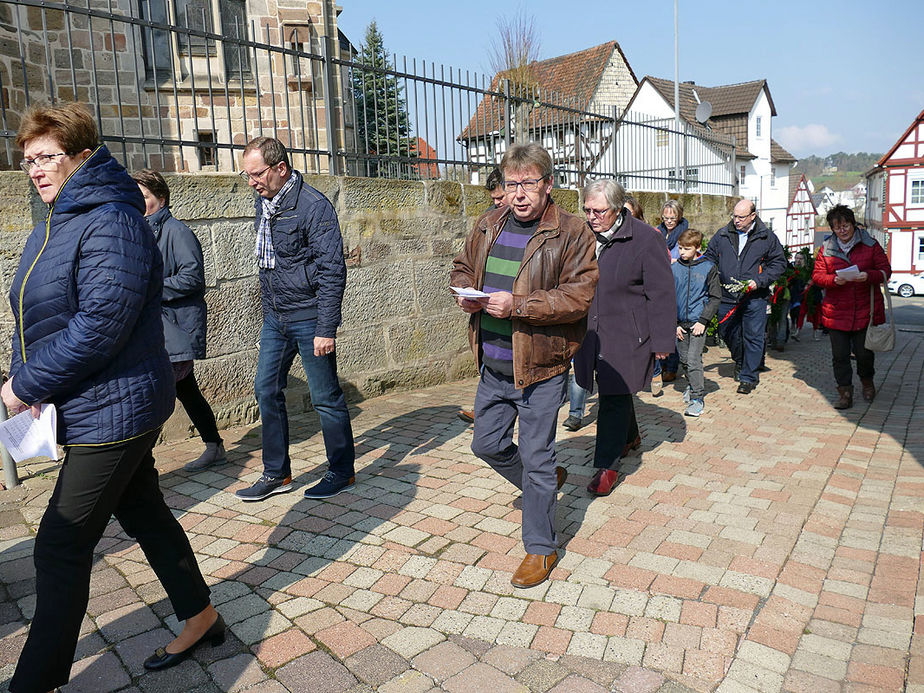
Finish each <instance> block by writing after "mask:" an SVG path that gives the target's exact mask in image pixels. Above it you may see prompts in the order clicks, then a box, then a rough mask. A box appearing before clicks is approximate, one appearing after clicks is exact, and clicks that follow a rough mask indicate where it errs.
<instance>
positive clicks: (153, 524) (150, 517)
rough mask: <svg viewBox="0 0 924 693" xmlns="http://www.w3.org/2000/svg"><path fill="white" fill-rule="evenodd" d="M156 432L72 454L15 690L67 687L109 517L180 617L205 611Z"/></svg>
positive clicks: (39, 538) (43, 549) (40, 539)
mask: <svg viewBox="0 0 924 693" xmlns="http://www.w3.org/2000/svg"><path fill="white" fill-rule="evenodd" d="M158 434H159V431H158V430H155V431H151V432H149V433H145V434H144V435H142V436H139V437H137V438H133V439H132V440H128V441H125V442H121V443H112V444H109V445H101V446H96V447H79V446H78V447H71V448H69V449H68V451H67V454H66V456H65V458H64V465H63V466H62V467H61V471H60V472H59V473H58V481H57V483H56V484H55V489H54V491H53V492H52V494H51V500H49V502H48V509H47V510H46V511H45V514H44V515H43V516H42V521H41V523H40V525H39V530H38V534H36V537H35V548H34V549H33V560H34V562H35V615H34V616H33V617H32V625H31V627H30V629H29V637H28V638H27V639H26V644H25V646H24V647H23V650H22V653H21V654H20V656H19V663H18V664H17V665H16V673H15V674H14V676H13V679H12V681H11V682H10V691H11V692H12V693H38V692H43V691H50V690H53V689H54V688H55V687H57V686H63V685H64V684H65V683H67V681H68V678H69V677H70V671H71V664H72V663H73V661H74V652H75V650H76V648H77V640H78V638H79V635H80V623H81V621H82V620H83V616H84V614H85V613H86V610H87V602H88V601H89V596H90V571H91V568H92V565H93V549H94V548H95V547H96V545H97V543H99V540H100V537H102V536H103V531H104V530H105V529H106V525H107V524H108V523H109V519H110V517H112V515H115V517H116V519H117V520H118V521H119V524H120V525H122V529H124V530H125V533H126V534H128V535H129V536H130V537H132V538H134V539H135V540H137V541H138V544H139V545H140V546H141V550H142V551H144V555H145V556H146V557H147V559H148V563H150V565H151V568H152V569H153V570H154V572H155V573H156V574H157V577H158V579H159V580H160V582H161V584H162V585H163V586H164V590H165V591H166V592H167V596H168V597H169V599H170V603H171V604H172V605H173V610H174V613H175V614H176V618H177V620H179V621H185V620H186V619H188V618H190V617H191V616H195V615H196V614H198V613H199V612H200V611H202V610H203V609H204V608H205V607H207V606H208V604H209V588H208V586H207V585H206V584H205V580H203V579H202V574H201V573H200V572H199V566H198V564H197V563H196V557H195V556H194V555H193V551H192V548H191V547H190V545H189V540H188V539H187V538H186V533H185V532H184V531H183V528H182V527H181V526H180V523H179V522H177V520H176V518H175V517H174V516H173V514H172V513H171V512H170V508H168V507H167V504H166V503H165V502H164V497H163V495H162V494H161V492H160V487H159V486H158V483H157V471H156V470H155V469H154V457H153V455H152V454H151V450H152V448H153V447H154V443H155V442H156V441H157V436H158ZM127 618H130V617H127Z"/></svg>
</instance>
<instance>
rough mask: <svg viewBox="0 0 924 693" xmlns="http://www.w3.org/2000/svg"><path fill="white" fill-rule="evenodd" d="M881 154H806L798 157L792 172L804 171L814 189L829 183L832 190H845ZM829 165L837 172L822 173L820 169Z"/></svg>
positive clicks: (858, 178) (855, 181) (856, 180)
mask: <svg viewBox="0 0 924 693" xmlns="http://www.w3.org/2000/svg"><path fill="white" fill-rule="evenodd" d="M881 156H882V154H871V153H867V152H858V153H857V154H847V153H846V152H838V153H837V154H830V155H828V156H824V157H822V156H814V155H812V156H806V157H803V158H801V159H799V163H798V164H797V165H796V167H795V168H794V169H793V173H797V174H798V173H804V174H805V177H806V178H811V179H812V181H813V182H814V183H815V188H816V189H818V188H820V187H822V186H823V185H830V186H831V188H832V189H834V190H846V189H847V188H850V187H852V186H853V185H854V184H855V183H857V182H859V181H860V180H862V176H863V173H865V172H866V171H868V170H869V169H871V168H872V167H873V166H875V165H876V162H877V161H879V159H880V157H881ZM829 166H836V167H837V172H836V173H832V174H822V171H824V169H825V168H827V167H829Z"/></svg>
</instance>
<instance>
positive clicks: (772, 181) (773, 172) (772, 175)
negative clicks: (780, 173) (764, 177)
mask: <svg viewBox="0 0 924 693" xmlns="http://www.w3.org/2000/svg"><path fill="white" fill-rule="evenodd" d="M770 187H771V188H775V187H776V166H771V167H770Z"/></svg>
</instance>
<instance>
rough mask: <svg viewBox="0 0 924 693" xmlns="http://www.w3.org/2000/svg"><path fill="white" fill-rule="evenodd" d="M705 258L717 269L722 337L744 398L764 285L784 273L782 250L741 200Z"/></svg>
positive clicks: (758, 345)
mask: <svg viewBox="0 0 924 693" xmlns="http://www.w3.org/2000/svg"><path fill="white" fill-rule="evenodd" d="M706 259H707V260H711V261H712V263H713V264H714V265H715V266H716V267H717V268H718V271H719V279H720V281H721V282H722V304H721V306H720V307H719V320H723V318H724V322H722V323H721V325H720V330H721V333H722V339H723V340H724V341H725V343H726V344H727V345H728V348H729V349H730V350H731V355H732V358H733V359H734V360H735V376H736V379H737V380H738V392H739V393H741V394H743V395H747V394H750V393H751V391H752V390H753V389H754V388H755V387H757V382H758V380H759V376H758V373H757V368H758V366H760V360H761V357H762V356H763V353H764V338H765V332H766V328H767V299H768V298H769V295H770V285H771V284H773V282H775V281H776V280H777V279H779V278H780V277H781V276H782V274H783V272H784V271H785V270H786V258H785V256H784V254H783V246H782V244H780V241H779V239H778V238H777V237H776V234H774V233H773V231H771V230H770V229H768V228H767V226H766V225H765V224H764V222H762V221H761V220H760V218H759V217H758V216H757V210H756V208H755V206H754V203H753V202H752V201H751V200H741V201H740V202H738V204H736V205H735V210H734V213H733V217H732V221H731V222H730V223H728V224H727V225H725V226H724V227H722V228H721V229H719V230H718V231H716V233H715V235H714V236H713V237H712V240H710V241H709V247H708V248H706ZM745 283H746V286H745ZM739 286H740V290H739Z"/></svg>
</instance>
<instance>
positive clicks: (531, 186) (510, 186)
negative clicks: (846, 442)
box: [504, 178, 545, 193]
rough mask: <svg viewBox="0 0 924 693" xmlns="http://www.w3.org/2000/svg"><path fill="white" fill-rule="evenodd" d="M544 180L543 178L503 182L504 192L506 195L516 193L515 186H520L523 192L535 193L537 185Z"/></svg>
mask: <svg viewBox="0 0 924 693" xmlns="http://www.w3.org/2000/svg"><path fill="white" fill-rule="evenodd" d="M544 180H545V178H527V179H526V180H505V181H504V191H505V192H508V193H512V192H516V191H517V186H522V187H523V191H524V192H536V191H537V190H538V189H539V184H540V183H541V182H542V181H544Z"/></svg>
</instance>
